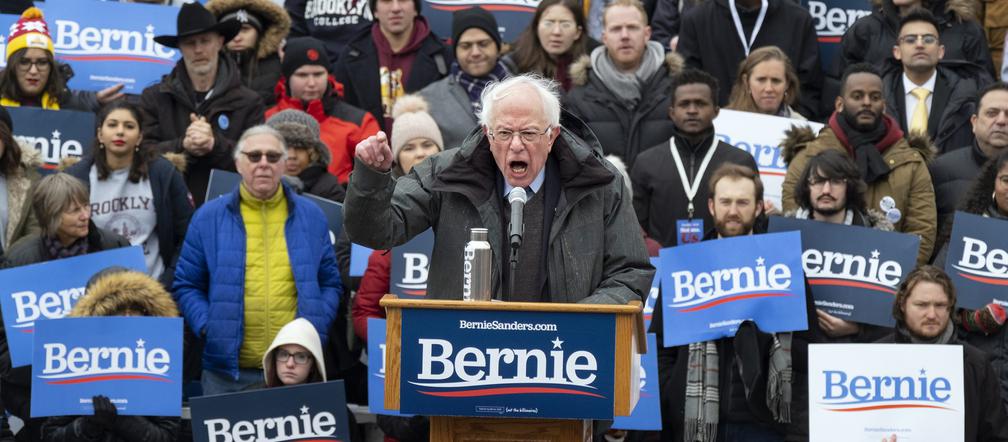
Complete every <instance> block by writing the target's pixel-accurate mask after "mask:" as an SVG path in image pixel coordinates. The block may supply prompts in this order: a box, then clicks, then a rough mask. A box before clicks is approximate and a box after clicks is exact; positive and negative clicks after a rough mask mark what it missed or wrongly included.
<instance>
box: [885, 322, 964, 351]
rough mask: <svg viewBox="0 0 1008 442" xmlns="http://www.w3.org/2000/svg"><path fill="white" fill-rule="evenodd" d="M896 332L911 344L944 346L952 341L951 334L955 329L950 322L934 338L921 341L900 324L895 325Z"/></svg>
mask: <svg viewBox="0 0 1008 442" xmlns="http://www.w3.org/2000/svg"><path fill="white" fill-rule="evenodd" d="M896 331H898V332H899V333H902V334H903V335H904V336H907V337H909V338H910V343H911V344H941V345H944V344H948V343H949V342H951V341H952V334H953V332H955V327H954V326H953V325H952V321H949V322H948V325H946V326H945V331H943V332H942V333H941V334H940V335H938V336H935V337H934V338H931V339H921V338H918V337H917V336H914V334H913V333H910V330H907V328H906V325H905V324H902V323H897V324H896Z"/></svg>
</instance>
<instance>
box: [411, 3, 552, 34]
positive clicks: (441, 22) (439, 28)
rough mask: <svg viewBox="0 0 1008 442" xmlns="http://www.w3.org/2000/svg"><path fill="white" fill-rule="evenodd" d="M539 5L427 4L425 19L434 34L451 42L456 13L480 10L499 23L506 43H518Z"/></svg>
mask: <svg viewBox="0 0 1008 442" xmlns="http://www.w3.org/2000/svg"><path fill="white" fill-rule="evenodd" d="M538 5H539V2H538V1H529V0H423V15H424V17H427V22H428V23H429V24H430V27H431V30H432V31H433V32H434V34H435V35H437V36H438V37H441V38H443V39H445V40H448V39H451V35H452V33H451V19H452V13H454V12H455V11H457V10H459V9H466V8H471V7H473V6H479V7H481V8H483V9H486V10H487V11H490V13H491V14H493V15H494V18H495V19H497V28H498V30H499V31H500V35H501V40H502V41H516V40H518V36H519V35H520V34H521V33H522V31H524V30H525V28H526V27H527V26H528V24H529V22H531V21H532V15H533V14H535V10H536V6H538Z"/></svg>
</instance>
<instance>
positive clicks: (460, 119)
mask: <svg viewBox="0 0 1008 442" xmlns="http://www.w3.org/2000/svg"><path fill="white" fill-rule="evenodd" d="M420 95H421V96H423V97H424V99H425V100H427V103H430V115H431V117H434V122H436V123H437V125H438V129H440V130H441V137H442V138H444V146H441V147H442V148H443V149H451V148H453V147H459V146H461V145H462V142H463V141H465V138H466V136H467V135H469V132H472V130H473V128H475V127H476V126H478V125H479V122H478V121H477V120H476V114H474V113H473V107H472V103H470V102H469V95H468V94H466V91H465V90H463V89H462V86H461V85H459V84H458V82H457V81H455V76H454V75H449V76H447V77H445V78H442V79H440V80H438V81H435V82H433V83H431V84H429V85H427V87H425V88H423V89H422V90H420Z"/></svg>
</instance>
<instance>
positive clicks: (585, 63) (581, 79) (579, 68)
mask: <svg viewBox="0 0 1008 442" xmlns="http://www.w3.org/2000/svg"><path fill="white" fill-rule="evenodd" d="M685 66H686V62H685V61H684V60H683V58H682V56H681V55H679V54H677V53H675V52H669V53H667V54H665V67H666V68H668V75H669V77H671V76H673V75H675V74H677V73H679V71H681V70H683V68H684V67H685ZM591 69H592V66H591V54H585V55H582V56H581V57H579V58H578V59H577V60H575V61H574V62H573V63H571V65H570V78H571V84H573V85H574V86H584V85H585V84H587V83H588V72H589V71H591Z"/></svg>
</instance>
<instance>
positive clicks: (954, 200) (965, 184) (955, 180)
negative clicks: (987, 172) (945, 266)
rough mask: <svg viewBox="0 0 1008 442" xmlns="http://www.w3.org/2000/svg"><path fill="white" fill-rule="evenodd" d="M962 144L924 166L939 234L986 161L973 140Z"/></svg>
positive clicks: (950, 220)
mask: <svg viewBox="0 0 1008 442" xmlns="http://www.w3.org/2000/svg"><path fill="white" fill-rule="evenodd" d="M963 146H965V147H962V148H959V149H956V150H953V151H950V152H947V153H945V154H942V155H939V156H938V158H936V159H935V160H934V161H932V162H931V164H930V165H929V166H928V170H929V171H930V172H931V182H932V183H934V191H935V208H936V209H938V232H939V235H941V234H942V233H943V232H945V229H946V227H945V226H946V225H951V224H952V215H953V214H954V213H955V211H956V208H957V207H959V203H960V202H961V201H963V200H965V199H966V197H967V195H968V194H969V192H970V189H971V188H972V187H973V182H974V181H975V180H976V179H977V177H978V176H980V169H982V168H983V165H984V163H986V162H987V155H985V154H984V153H983V151H981V150H980V147H979V146H977V144H976V141H975V139H970V141H969V142H968V143H966V144H963ZM988 196H990V195H988ZM938 249H939V245H936V247H935V250H938Z"/></svg>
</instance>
